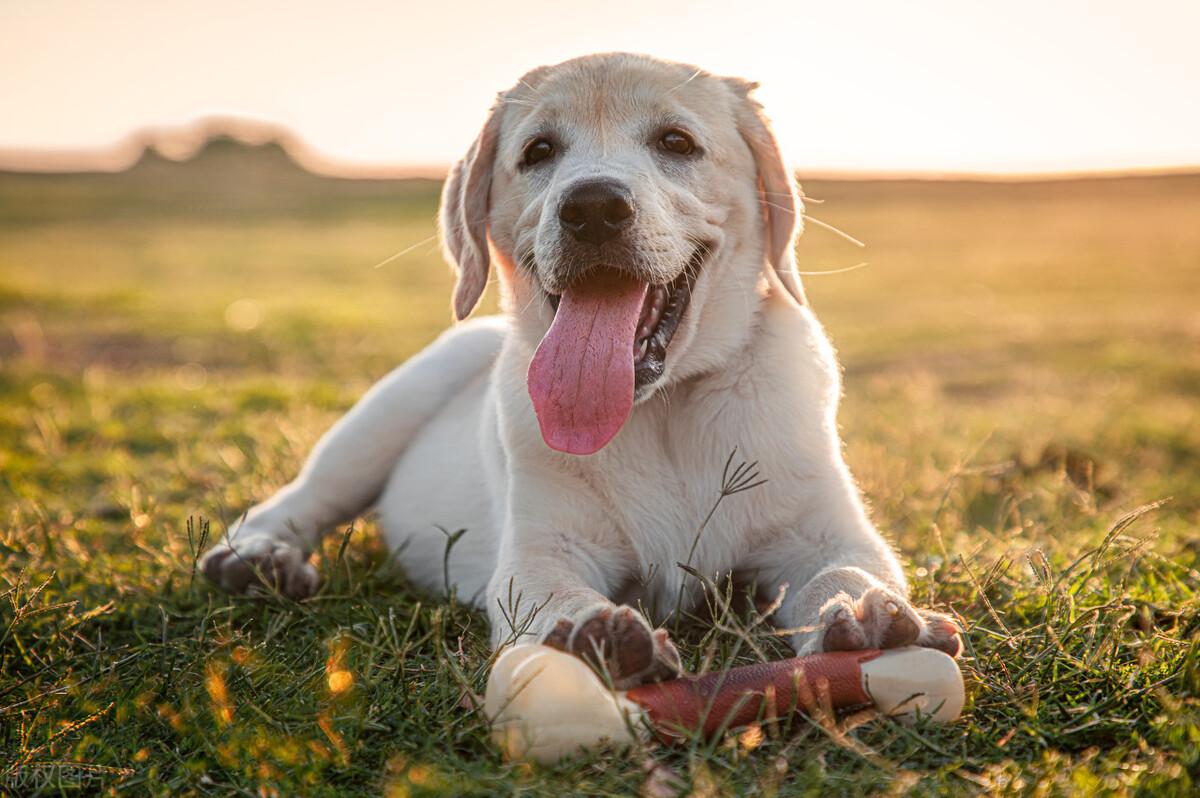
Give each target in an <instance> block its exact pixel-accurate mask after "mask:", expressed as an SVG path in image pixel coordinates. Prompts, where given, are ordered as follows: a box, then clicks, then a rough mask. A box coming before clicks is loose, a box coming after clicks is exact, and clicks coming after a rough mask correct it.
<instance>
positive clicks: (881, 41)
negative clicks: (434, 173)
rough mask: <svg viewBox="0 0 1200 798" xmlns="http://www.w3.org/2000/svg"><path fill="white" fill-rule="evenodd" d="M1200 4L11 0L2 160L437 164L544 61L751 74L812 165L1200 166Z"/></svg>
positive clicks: (3, 63)
mask: <svg viewBox="0 0 1200 798" xmlns="http://www.w3.org/2000/svg"><path fill="white" fill-rule="evenodd" d="M1198 42H1200V2H1196V0H1177V1H1176V2H1166V1H1165V0H1142V1H1141V2H1138V3H1130V2H1114V1H1110V0H1090V1H1089V2H1083V1H1081V0H1069V1H1064V0H1035V1H1034V2H1030V1H1028V0H1004V1H1003V2H990V3H984V2H965V3H964V2H961V0H945V1H942V0H938V1H936V2H898V1H897V0H881V1H880V2H842V1H840V0H824V1H823V2H801V1H800V0H790V2H775V1H774V0H768V1H766V2H738V3H733V2H724V3H717V2H674V3H656V2H651V1H650V0H591V1H590V2H571V0H554V2H550V0H531V2H525V3H499V2H492V3H487V2H471V1H470V0H434V1H433V2H421V3H410V2H406V1H405V0H399V1H397V0H392V2H383V1H382V0H342V1H341V2H337V3H307V2H304V1H303V0H291V2H266V1H264V0H242V1H241V2H217V1H215V0H208V1H206V2H196V1H195V0H171V1H170V2H162V0H0V149H8V150H12V149H21V150H54V149H63V148H72V149H75V148H100V147H106V146H112V145H114V144H115V143H116V142H119V141H120V140H122V139H123V138H125V137H126V136H127V135H128V134H129V133H130V132H131V131H133V130H135V129H138V128H141V127H144V126H148V125H154V126H162V125H167V126H171V125H181V124H184V123H186V122H188V121H189V120H192V119H194V118H196V117H200V116H205V115H209V114H232V115H244V116H249V117H252V118H256V119H262V120H266V121H270V122H275V123H278V124H282V125H284V126H286V127H288V128H290V129H292V130H294V131H295V132H296V134H297V135H299V136H300V137H301V138H302V139H303V140H304V141H305V142H307V144H308V145H309V146H310V147H311V148H312V149H313V150H315V151H316V152H318V153H320V154H321V155H323V156H325V157H327V158H330V159H334V160H337V161H342V162H346V163H350V164H359V165H376V164H378V165H393V166H394V165H423V166H441V165H444V164H446V163H447V162H449V161H451V160H453V159H454V158H456V157H457V156H458V155H459V154H460V153H461V152H462V151H463V150H464V149H465V148H466V146H467V145H468V144H469V142H470V141H471V139H472V138H473V136H474V134H475V132H476V130H477V129H478V127H479V124H480V123H481V121H482V119H483V114H484V111H485V109H486V108H487V106H488V105H489V103H490V101H491V99H492V97H493V95H494V94H495V92H496V91H497V90H499V89H502V88H505V87H507V86H508V85H510V84H512V83H513V82H514V81H515V79H516V78H517V77H518V76H519V75H520V74H521V73H522V72H524V71H525V70H527V69H529V68H530V67H533V66H536V65H538V64H543V63H550V62H556V61H561V60H564V59H566V58H570V57H572V56H575V55H579V54H582V53H587V52H595V51H603V50H631V51H637V52H646V53H650V54H654V55H659V56H662V57H666V58H673V59H678V60H683V61H688V62H692V63H696V64H698V65H700V66H703V67H705V68H706V69H709V70H711V71H716V72H722V73H727V74H737V75H742V76H745V77H750V78H753V79H755V80H758V81H760V82H761V83H762V84H763V85H762V89H761V91H760V97H761V98H762V100H763V101H764V103H765V104H766V105H767V108H768V110H769V111H770V113H771V115H772V116H773V117H774V118H775V120H776V124H777V127H778V129H779V132H780V136H781V138H782V139H783V141H784V143H785V145H786V147H787V149H788V151H789V153H790V155H791V157H792V159H793V160H794V161H795V163H796V165H797V166H798V167H800V168H801V169H809V170H828V171H846V170H853V171H880V170H885V171H943V172H945V171H949V172H963V171H967V172H1040V171H1077V170H1110V169H1124V168H1148V167H1149V168H1152V167H1174V166H1188V165H1197V164H1200V101H1198V100H1197V97H1198V96H1200V45H1198V44H1197V43H1198Z"/></svg>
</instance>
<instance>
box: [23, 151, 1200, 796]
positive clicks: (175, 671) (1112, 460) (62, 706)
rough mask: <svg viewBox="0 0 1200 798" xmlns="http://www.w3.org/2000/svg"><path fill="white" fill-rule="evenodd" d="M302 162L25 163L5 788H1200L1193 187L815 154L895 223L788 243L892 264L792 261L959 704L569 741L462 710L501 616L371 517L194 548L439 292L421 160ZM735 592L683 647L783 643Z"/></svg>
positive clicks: (812, 253)
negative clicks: (441, 579)
mask: <svg viewBox="0 0 1200 798" xmlns="http://www.w3.org/2000/svg"><path fill="white" fill-rule="evenodd" d="M277 156H278V153H273V152H272V151H270V150H269V149H266V150H258V151H255V150H243V149H241V148H238V147H230V146H226V147H224V148H216V149H214V150H212V151H209V152H206V153H205V154H204V155H203V156H202V157H200V158H199V159H197V160H196V161H194V162H193V163H191V164H187V165H170V164H163V163H161V162H156V161H154V160H151V161H148V162H147V163H145V164H143V165H142V166H140V167H138V168H137V169H135V170H134V172H132V173H128V174H125V175H117V176H103V175H81V176H65V177H41V178H37V177H29V176H23V175H0V510H2V515H0V595H2V597H3V601H2V602H0V793H4V792H8V793H11V794H14V795H33V794H49V795H58V794H97V793H108V794H118V793H128V794H153V795H280V796H295V795H313V796H319V795H338V796H341V795H357V794H381V793H382V794H386V795H393V796H402V795H426V794H445V795H508V794H527V795H536V794H547V795H567V794H579V795H636V794H639V793H641V794H645V795H672V794H683V795H689V794H690V795H695V796H715V795H743V794H745V795H764V796H771V795H813V796H818V795H819V796H831V795H852V796H857V795H910V794H911V795H973V794H987V795H1039V796H1041V795H1045V796H1051V795H1088V796H1090V795H1134V794H1137V795H1155V796H1158V795H1167V796H1169V795H1192V794H1195V792H1196V790H1197V787H1196V782H1197V781H1198V780H1200V703H1198V698H1200V642H1198V641H1200V606H1198V592H1197V591H1198V590H1200V573H1198V572H1197V569H1200V562H1198V560H1200V545H1198V544H1197V540H1200V538H1198V537H1197V535H1196V530H1197V525H1198V523H1200V417H1198V416H1200V410H1198V408H1200V316H1198V315H1197V311H1196V309H1195V302H1196V299H1197V297H1200V268H1198V266H1200V227H1197V226H1196V225H1195V224H1194V220H1195V219H1196V218H1200V177H1194V176H1179V177H1163V178H1129V179H1121V180H1102V181H1083V182H1065V183H1017V184H981V183H966V182H954V183H922V182H917V181H907V182H903V181H902V182H812V183H809V184H807V185H806V190H807V192H808V193H809V194H810V195H811V196H813V197H817V198H820V199H824V200H826V201H825V203H824V204H821V205H816V204H814V205H812V206H811V207H810V210H811V212H812V213H814V214H815V215H816V216H818V217H819V218H821V219H823V220H826V221H828V222H831V223H833V224H835V225H837V226H838V227H841V228H843V229H845V230H847V231H849V232H851V233H852V234H854V235H855V236H856V237H858V238H861V239H863V240H864V241H866V242H867V243H868V245H869V246H868V247H867V249H866V250H859V249H857V248H856V247H854V246H853V245H851V244H849V243H847V242H846V241H844V240H842V239H840V238H838V237H836V236H834V235H832V234H830V233H828V232H827V231H825V230H823V229H820V228H817V227H815V226H813V227H812V228H811V229H810V231H809V232H808V233H807V234H806V236H805V238H804V239H803V241H802V243H801V245H800V256H801V260H802V268H804V269H805V270H807V271H820V270H830V269H839V268H842V267H846V266H852V265H854V264H856V263H858V262H860V261H868V262H869V264H870V265H869V266H868V267H866V268H862V269H859V270H856V271H851V272H847V273H843V274H839V275H833V276H824V277H822V276H814V277H809V278H807V280H806V285H807V288H808V291H809V295H810V298H811V300H812V303H813V305H814V306H815V307H816V309H817V310H818V312H819V313H820V314H821V316H822V318H823V319H824V321H825V323H826V325H827V326H828V328H829V330H830V332H831V335H832V337H833V338H834V341H835V343H836V344H837V345H838V347H839V349H840V352H841V355H842V359H843V362H844V364H845V366H846V393H847V396H846V401H845V404H844V407H843V412H842V416H841V419H842V424H843V426H844V430H845V437H846V441H847V456H848V458H849V460H850V463H851V466H852V468H853V469H854V471H855V473H856V475H857V476H858V478H859V480H860V482H861V484H862V487H863V490H864V492H865V494H866V495H867V496H868V497H869V499H870V502H871V504H872V508H873V514H874V516H875V518H876V520H877V522H878V523H879V525H880V527H881V528H882V529H884V530H886V532H887V534H888V535H889V536H890V537H891V538H892V539H893V540H894V541H895V542H896V545H897V546H898V547H899V549H900V550H901V551H902V552H903V554H904V556H905V560H906V562H907V564H908V566H909V575H910V577H911V579H912V582H913V585H914V592H915V595H916V597H917V598H918V599H919V601H920V602H921V603H923V604H929V605H933V606H938V607H942V608H945V609H949V610H950V611H953V612H954V613H956V614H957V615H958V616H959V617H960V618H961V619H962V621H963V623H964V625H965V626H966V628H967V630H968V633H967V655H966V657H965V659H964V660H963V666H964V669H965V672H966V674H967V677H968V680H969V693H970V703H969V706H968V711H967V714H966V717H965V718H964V720H963V721H962V722H961V723H959V724H956V725H953V726H948V727H943V728H937V727H931V726H923V727H916V728H906V727H903V726H899V725H896V724H894V723H891V722H888V721H885V720H879V719H871V718H869V717H856V718H850V719H844V720H842V721H841V722H839V723H838V724H829V723H818V722H813V721H807V720H804V719H798V720H794V721H792V722H789V723H784V724H780V725H778V726H769V727H766V728H764V729H760V730H751V731H749V732H738V733H734V734H731V735H729V736H727V737H726V738H725V739H722V740H718V741H716V742H714V743H713V744H711V745H702V744H698V743H697V744H693V745H690V746H684V747H682V748H662V747H646V748H644V749H641V750H636V751H633V752H630V753H628V754H625V755H613V754H611V753H597V754H594V755H591V756H588V757H584V758H581V759H578V760H576V761H573V762H571V763H569V764H564V765H562V766H559V767H557V768H543V767H531V766H528V765H524V764H510V763H505V762H503V761H502V760H501V759H500V757H499V756H498V754H497V753H496V751H495V750H494V749H493V748H492V747H491V746H490V745H489V743H488V741H487V729H486V723H485V720H484V718H482V717H481V716H480V714H479V713H477V712H475V711H473V710H472V709H471V697H472V695H473V694H476V693H479V692H480V691H481V690H482V687H483V683H484V680H485V678H486V673H487V665H488V661H489V660H488V657H489V652H488V651H487V646H486V625H485V621H484V619H483V618H482V617H481V616H480V615H478V614H477V613H474V612H472V611H469V610H467V609H464V608H463V607H462V606H461V605H460V604H458V603H456V602H454V601H453V600H451V601H445V600H438V599H436V598H430V597H425V596H421V595H418V594H417V593H416V592H414V591H413V590H412V589H411V588H410V587H409V586H408V585H407V584H406V582H405V579H404V576H403V575H402V574H398V573H396V572H395V570H394V569H392V568H390V567H389V566H388V562H387V556H386V551H384V549H383V546H382V543H381V540H380V537H379V535H378V532H377V529H376V527H375V526H374V524H373V523H372V521H371V520H370V519H369V518H368V519H363V520H360V521H358V522H356V523H355V524H354V525H353V526H352V527H347V528H344V529H342V530H340V531H339V534H336V535H334V536H332V537H331V539H330V540H329V541H328V544H327V545H326V547H325V549H324V551H323V552H322V553H321V559H320V568H321V570H322V571H323V573H324V576H325V578H326V587H325V588H324V590H323V591H322V593H321V594H320V595H319V596H318V597H317V598H315V599H314V600H311V601H308V602H305V603H303V604H295V603H290V602H287V601H284V600H281V599H266V600H261V601H243V600H233V599H230V598H229V597H227V596H225V595H222V594H220V593H218V592H216V591H214V590H212V589H210V588H209V587H208V586H207V585H206V584H205V583H204V582H203V580H202V579H199V578H198V577H197V575H196V573H195V567H194V566H195V561H196V557H197V555H198V553H199V550H200V549H201V548H202V546H203V544H204V542H205V541H206V540H211V539H212V538H213V537H215V536H217V535H219V534H220V532H221V531H222V530H223V529H224V525H225V524H226V523H228V522H229V521H230V520H231V519H232V518H234V517H235V516H236V515H237V514H238V513H239V512H240V511H241V510H242V509H243V508H245V507H246V506H248V505H249V504H250V503H252V502H253V501H255V500H257V499H261V498H263V497H265V496H266V495H268V494H269V493H270V492H271V490H272V489H273V488H274V487H277V486H278V485H280V484H282V483H283V482H284V481H285V480H287V479H288V478H289V477H290V476H291V475H292V474H293V473H294V472H295V470H296V469H297V468H298V466H299V465H300V463H301V462H302V460H303V458H304V455H305V453H306V452H307V450H308V448H309V447H310V446H311V444H312V443H313V442H314V441H315V440H316V438H317V437H318V436H319V435H320V433H321V432H322V431H323V430H324V429H325V428H326V427H327V426H328V425H329V424H330V423H332V422H333V420H334V419H336V418H337V417H338V415H339V414H340V413H341V412H343V411H344V410H345V409H346V408H347V407H348V406H349V405H350V404H351V403H352V402H353V401H354V400H355V398H356V397H357V396H358V395H360V394H361V392H362V391H363V390H364V389H365V388H366V387H367V386H368V385H369V384H370V383H371V381H372V380H374V379H376V378H378V377H379V376H381V375H382V374H383V373H385V372H386V371H387V370H388V369H389V368H390V367H391V366H393V365H394V364H395V363H397V362H399V361H400V360H401V359H403V358H404V357H406V356H408V355H410V354H412V353H413V352H415V351H417V350H419V349H420V348H421V347H422V346H423V345H424V344H425V343H426V342H427V341H429V340H430V339H431V338H432V337H433V336H434V335H435V334H436V332H437V331H438V330H439V329H440V328H442V327H443V326H444V325H445V324H446V323H447V319H448V316H449V312H448V296H449V286H450V278H449V275H448V273H447V270H446V268H445V266H444V265H443V264H442V263H441V261H440V259H439V256H438V255H437V252H436V249H435V248H434V246H433V244H432V242H431V241H430V242H428V243H421V244H420V245H418V246H416V247H414V248H413V249H412V250H411V251H410V252H409V253H408V254H406V255H404V256H403V257H400V258H397V259H396V260H394V261H392V262H390V263H388V264H386V265H384V266H381V267H379V268H373V267H374V266H375V264H377V263H379V262H380V261H382V260H384V259H385V258H386V257H387V256H389V255H391V254H393V253H395V252H397V251H400V250H402V249H405V248H408V247H410V246H412V245H414V244H418V243H419V242H423V241H426V239H428V237H429V236H430V235H432V233H433V226H432V219H433V209H434V203H435V200H436V191H437V187H436V186H435V185H433V184H428V183H371V184H365V183H354V182H350V181H335V180H328V179H319V178H315V177H312V176H309V175H305V174H303V173H300V172H298V171H295V170H293V169H292V167H291V166H290V165H289V164H287V163H286V162H283V161H282V160H281V159H279V158H278V157H277ZM727 454H728V453H724V452H720V453H714V466H713V498H714V500H716V499H717V496H718V494H719V492H720V490H721V484H720V482H721V466H722V463H723V462H724V461H725V457H726V456H727ZM745 454H746V455H747V456H749V457H750V458H751V459H753V456H754V453H752V452H750V453H745ZM761 476H762V477H763V478H767V479H769V478H770V477H771V475H770V474H762V475H761ZM754 500H755V497H754V491H753V490H748V491H745V492H742V493H740V494H737V495H732V496H729V497H726V498H725V499H724V501H728V502H742V501H754ZM717 531H718V530H707V531H706V533H705V534H713V533H716V532H717ZM713 601H714V602H715V604H716V605H717V609H718V613H717V614H718V615H719V616H720V618H721V623H720V624H718V625H708V626H705V625H702V624H698V623H695V622H692V623H685V624H684V625H683V629H682V630H681V635H680V637H681V640H682V641H683V645H682V650H683V655H684V658H685V661H686V664H688V665H689V666H690V667H693V668H703V667H708V668H719V667H723V666H725V665H727V664H731V663H734V662H741V661H749V660H752V659H754V658H755V657H756V656H758V655H757V654H756V653H755V651H756V650H758V651H761V652H762V653H763V654H764V655H767V656H780V655H782V654H783V649H782V648H781V646H780V643H779V641H778V640H776V639H775V638H773V637H771V636H770V634H769V630H768V629H766V628H765V627H764V626H763V625H762V624H757V625H756V624H755V620H756V617H755V616H753V615H752V614H747V613H746V612H744V611H737V610H732V609H727V608H725V607H724V605H723V604H722V603H721V602H720V601H719V600H718V597H716V596H714V597H713Z"/></svg>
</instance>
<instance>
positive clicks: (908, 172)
mask: <svg viewBox="0 0 1200 798" xmlns="http://www.w3.org/2000/svg"><path fill="white" fill-rule="evenodd" d="M220 138H229V139H233V140H235V141H237V142H239V143H241V144H243V145H245V146H247V147H254V146H264V145H269V144H272V143H274V144H277V145H279V146H280V147H281V148H282V149H283V150H284V152H285V153H286V154H287V156H288V157H289V158H290V159H291V160H292V161H293V162H294V163H295V164H296V166H297V167H298V168H300V169H302V170H304V171H306V172H308V173H309V174H312V175H315V176H318V177H326V178H332V179H342V180H422V179H424V180H444V179H445V176H446V175H447V174H448V172H449V170H450V168H451V166H452V164H451V163H435V162H411V163H395V162H392V163H388V162H367V161H353V160H348V159H344V158H337V157H333V156H329V155H326V154H324V153H322V152H319V151H318V150H316V149H314V148H312V147H311V146H309V145H308V144H307V143H306V142H305V141H304V140H303V139H302V138H301V137H300V136H298V135H297V134H296V133H294V132H293V131H291V130H290V129H288V128H286V127H284V126H281V125H277V124H275V123H272V122H268V121H265V120H257V119H253V118H249V117H235V116H205V117H199V118H197V119H195V120H193V121H191V122H189V123H186V124H183V125H175V126H147V127H144V128H141V129H139V130H135V131H133V132H131V133H130V134H129V135H128V136H126V137H125V138H124V139H123V140H121V141H118V142H115V143H113V144H111V145H108V146H97V147H78V148H68V147H64V148H32V147H10V148H0V172H7V173H10V174H11V173H17V174H30V175H38V174H41V175H56V174H57V175H70V174H120V173H122V172H125V171H128V170H129V169H131V168H133V167H134V166H135V165H136V164H137V163H138V162H140V161H141V160H142V158H144V157H145V156H146V154H147V153H150V152H153V153H156V154H157V155H159V156H161V157H163V158H164V159H166V160H169V161H173V162H176V163H179V164H184V163H186V162H187V161H189V160H190V159H191V158H193V157H194V156H196V155H197V154H198V153H199V152H200V151H201V150H202V149H203V148H204V146H205V145H206V144H207V143H209V142H211V141H213V140H214V139H220ZM792 170H793V173H794V174H800V175H803V177H804V179H805V180H846V181H854V180H859V181H866V180H885V181H886V180H894V181H902V180H925V181H946V182H950V181H963V182H968V181H978V182H1036V181H1039V180H1051V181H1053V180H1086V179H1103V178H1122V177H1171V176H1181V175H1190V174H1197V173H1200V163H1190V164H1174V165H1154V166H1127V167H1113V168H1107V167H1102V168H1082V169H1073V168H1065V169H1046V170H1041V169H1031V170H1024V169H1020V170H992V169H979V170H975V169H964V170H957V169H937V168H931V169H886V168H884V169H879V168H875V169H872V168H861V169H859V168H845V169H842V168H832V169H831V168H827V167H825V168H812V169H805V168H804V167H803V166H801V165H793V167H792Z"/></svg>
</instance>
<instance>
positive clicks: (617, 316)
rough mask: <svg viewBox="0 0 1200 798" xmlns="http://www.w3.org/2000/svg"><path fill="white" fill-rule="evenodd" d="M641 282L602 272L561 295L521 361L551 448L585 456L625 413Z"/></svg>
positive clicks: (615, 428) (609, 437)
mask: <svg viewBox="0 0 1200 798" xmlns="http://www.w3.org/2000/svg"><path fill="white" fill-rule="evenodd" d="M645 299H646V283H643V282H639V281H637V280H634V279H632V278H630V277H628V276H626V275H623V274H621V273H620V272H617V271H615V270H613V269H603V270H601V271H599V272H597V273H596V274H594V275H592V276H589V277H588V278H587V279H586V280H584V281H582V282H580V283H577V284H576V285H574V286H572V287H571V288H568V289H567V290H566V291H564V292H563V295H562V298H561V299H560V300H559V303H558V313H557V314H556V315H555V316H554V323H553V324H552V325H550V329H549V331H547V333H546V337H545V338H543V339H542V343H541V344H540V345H539V346H538V349H537V352H535V353H534V355H533V360H532V361H530V363H529V374H528V375H527V379H528V382H529V396H530V397H531V398H532V399H533V410H534V412H535V413H537V418H538V424H540V425H541V428H542V438H543V439H544V440H545V441H546V445H547V446H549V447H550V448H551V449H557V450H558V451H560V452H567V453H568V454H592V453H593V452H598V451H600V449H601V448H603V447H604V444H606V443H608V442H609V441H610V440H612V437H613V436H614V435H616V434H617V431H618V430H619V429H621V425H622V424H624V423H625V419H627V418H629V411H630V410H632V409H633V340H634V335H635V334H636V333H637V325H638V320H639V318H640V317H641V314H642V304H643V302H644V301H645Z"/></svg>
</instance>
